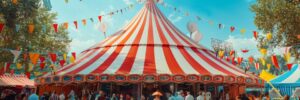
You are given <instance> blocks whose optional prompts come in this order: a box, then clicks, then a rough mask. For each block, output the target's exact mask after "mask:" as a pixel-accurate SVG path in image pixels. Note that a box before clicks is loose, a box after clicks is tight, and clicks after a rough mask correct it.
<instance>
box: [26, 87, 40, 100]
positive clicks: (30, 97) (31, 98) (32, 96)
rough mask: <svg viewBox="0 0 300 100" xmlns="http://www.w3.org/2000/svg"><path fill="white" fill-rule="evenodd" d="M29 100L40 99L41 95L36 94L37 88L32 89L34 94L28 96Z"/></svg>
mask: <svg viewBox="0 0 300 100" xmlns="http://www.w3.org/2000/svg"><path fill="white" fill-rule="evenodd" d="M28 100H39V96H38V95H37V94H36V92H35V90H34V89H33V90H32V94H31V95H30V96H29V97H28Z"/></svg>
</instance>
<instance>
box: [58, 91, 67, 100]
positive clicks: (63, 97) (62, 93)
mask: <svg viewBox="0 0 300 100" xmlns="http://www.w3.org/2000/svg"><path fill="white" fill-rule="evenodd" d="M65 99H66V97H65V94H64V92H61V94H60V95H59V100H65Z"/></svg>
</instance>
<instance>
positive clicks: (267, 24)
mask: <svg viewBox="0 0 300 100" xmlns="http://www.w3.org/2000/svg"><path fill="white" fill-rule="evenodd" d="M251 10H252V11H253V12H254V13H255V14H256V16H255V21H254V23H255V24H256V26H257V27H258V29H259V30H262V31H263V33H264V34H266V33H268V32H271V33H272V40H269V41H268V40H266V38H264V37H260V39H259V43H260V44H259V45H258V47H260V48H261V47H263V48H271V50H272V48H275V47H277V46H296V45H300V44H299V43H300V39H298V38H297V35H300V0H257V3H256V4H253V5H252V6H251ZM298 50H300V48H296V49H291V53H292V54H293V55H294V56H295V57H296V60H298V59H299V53H297V51H298Z"/></svg>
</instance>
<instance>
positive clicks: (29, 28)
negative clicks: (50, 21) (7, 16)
mask: <svg viewBox="0 0 300 100" xmlns="http://www.w3.org/2000/svg"><path fill="white" fill-rule="evenodd" d="M33 31H34V25H33V24H29V25H28V32H29V33H30V34H31V33H33Z"/></svg>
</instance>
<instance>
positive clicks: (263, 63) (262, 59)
mask: <svg viewBox="0 0 300 100" xmlns="http://www.w3.org/2000/svg"><path fill="white" fill-rule="evenodd" d="M260 62H261V64H262V65H263V66H265V65H266V60H265V59H264V58H263V57H262V58H260Z"/></svg>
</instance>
